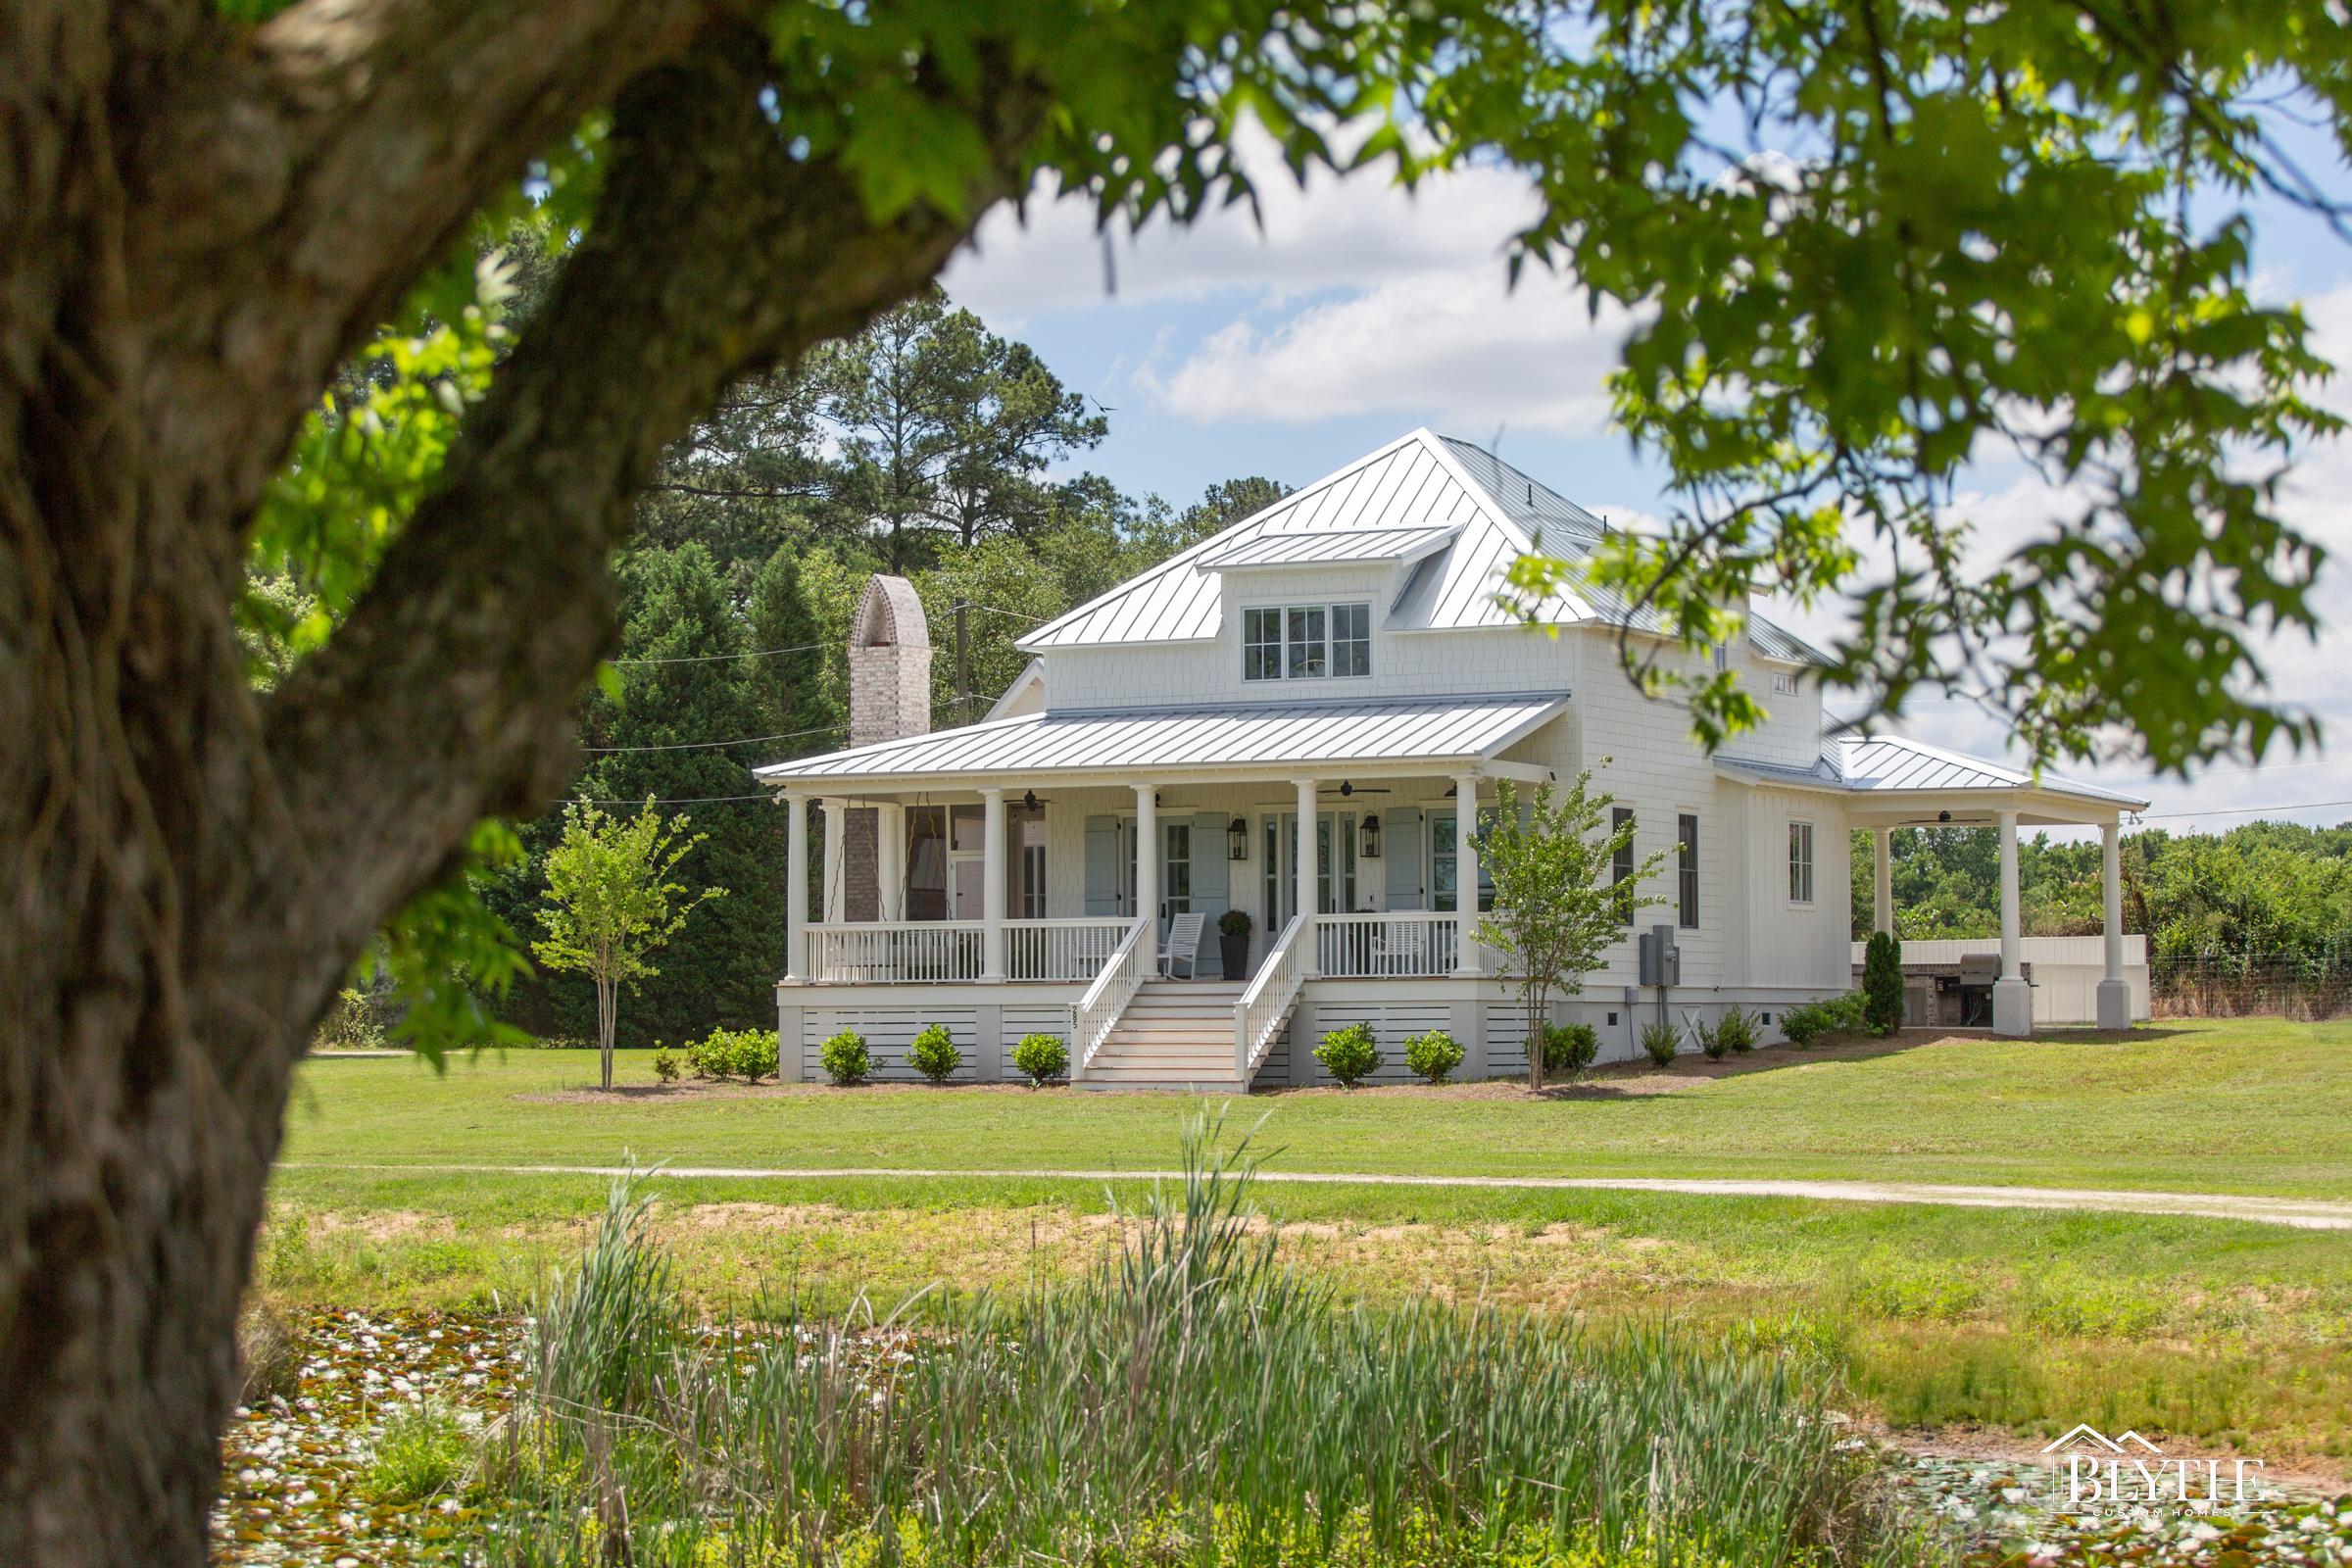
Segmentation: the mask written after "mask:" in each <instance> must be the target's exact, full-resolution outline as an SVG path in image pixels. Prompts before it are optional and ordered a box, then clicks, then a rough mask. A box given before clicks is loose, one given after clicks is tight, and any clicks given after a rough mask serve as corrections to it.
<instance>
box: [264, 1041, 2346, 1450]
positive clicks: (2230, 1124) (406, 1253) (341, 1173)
mask: <svg viewBox="0 0 2352 1568" xmlns="http://www.w3.org/2000/svg"><path fill="white" fill-rule="evenodd" d="M2348 1045H2352V1025H2345V1024H2323V1025H2296V1024H2285V1023H2281V1022H2278V1021H2277V1020H2241V1021H2232V1022H2226V1023H2197V1024H2187V1023H2182V1024H2171V1025H2166V1026H2164V1027H2161V1028H2156V1029H2148V1030H2142V1031H2139V1032H2137V1034H2135V1036H2134V1037H2133V1038H2131V1039H2129V1040H2122V1041H2118V1040H2107V1039H2092V1038H2084V1037H2074V1038H2065V1037H2061V1038H2057V1039H2044V1040H2040V1041H2035V1042H2032V1043H2028V1044H2009V1043H1994V1042H1990V1041H1985V1040H1966V1041H1942V1042H1936V1043H1913V1042H1898V1043H1897V1044H1896V1045H1895V1046H1894V1047H1893V1048H1887V1047H1857V1048H1843V1049H1839V1050H1834V1051H1817V1052H1813V1053H1793V1052H1787V1051H1775V1052H1767V1053H1760V1054H1758V1056H1757V1057H1756V1058H1755V1059H1754V1061H1753V1064H1752V1066H1750V1067H1748V1068H1747V1069H1745V1070H1741V1071H1739V1072H1737V1073H1735V1074H1733V1075H1731V1076H1726V1077H1722V1078H1716V1079H1712V1080H1699V1079H1697V1078H1696V1075H1695V1072H1694V1070H1693V1069H1692V1068H1691V1067H1689V1066H1683V1067H1678V1069H1677V1076H1678V1077H1681V1078H1689V1079H1691V1080H1692V1081H1691V1082H1689V1083H1687V1084H1686V1085H1685V1086H1684V1087H1682V1088H1679V1089H1677V1090H1676V1091H1675V1092H1673V1093H1671V1094H1654V1093H1647V1092H1641V1091H1642V1090H1644V1089H1645V1088H1647V1087H1654V1086H1645V1085H1643V1084H1642V1083H1641V1082H1640V1076H1639V1075H1637V1074H1634V1073H1631V1072H1626V1073H1620V1074H1617V1075H1613V1076H1612V1075H1605V1074H1604V1075H1603V1076H1602V1078H1601V1080H1600V1081H1599V1083H1598V1084H1597V1086H1595V1087H1594V1088H1593V1089H1589V1090H1587V1091H1582V1092H1580V1093H1579V1094H1578V1095H1577V1096H1575V1097H1572V1098H1559V1099H1547V1100H1541V1101H1539V1100H1533V1099H1530V1098H1527V1097H1525V1096H1523V1095H1520V1094H1517V1093H1516V1092H1512V1091H1506V1090H1503V1089H1501V1088H1499V1087H1498V1086H1488V1087H1486V1088H1484V1089H1480V1090H1475V1091H1466V1092H1459V1093H1455V1094H1451V1095H1446V1094H1433V1093H1429V1092H1425V1091H1409V1090H1399V1091H1385V1090H1384V1091H1379V1092H1369V1093H1360V1094H1354V1095H1348V1094H1342V1093H1340V1092H1337V1091H1309V1092H1298V1093H1285V1094H1279V1095H1271V1096H1260V1097H1255V1098H1253V1099H1252V1100H1250V1102H1249V1103H1237V1104H1235V1105H1233V1106H1232V1107H1231V1113H1230V1116H1229V1121H1228V1127H1229V1129H1237V1130H1238V1128H1241V1127H1246V1126H1248V1125H1250V1124H1251V1123H1253V1122H1255V1121H1256V1120H1257V1118H1258V1117H1259V1116H1261V1115H1264V1116H1266V1117H1267V1122H1266V1126H1265V1128H1264V1130H1263V1132H1262V1134H1261V1139H1262V1141H1263V1145H1264V1146H1265V1147H1266V1148H1268V1149H1270V1150H1272V1151H1273V1154H1272V1159H1271V1168H1274V1169H1277V1170H1284V1171H1295V1172H1313V1171H1318V1170H1322V1171H1372V1172H1399V1173H1428V1174H1494V1175H1512V1174H1529V1175H1609V1174H1639V1175H1677V1176H1720V1175H1760V1176H1787V1177H1825V1178H1838V1177H1849V1178H1864V1179H1882V1180H1898V1179H1899V1180H1913V1181H1954V1182H1970V1183H2010V1184H2034V1185H2053V1186H2085V1187H2111V1188H2131V1187H2141V1188H2164V1189H2175V1190H2183V1191H2215V1192H2240V1193H2260V1194H2272V1195H2278V1196H2305V1197H2320V1198H2344V1197H2352V1114H2347V1112H2352V1052H2347V1051H2346V1049H2345V1048H2346V1047H2347V1046H2348ZM595 1072H596V1063H595V1058H594V1056H593V1055H591V1054H585V1053H571V1052H517V1053H514V1054H508V1055H506V1056H503V1057H497V1056H488V1057H483V1058H479V1059H474V1060H467V1059H463V1058H461V1059H458V1060H454V1061H452V1062H451V1063H450V1065H449V1068H448V1071H447V1072H446V1073H445V1074H436V1073H434V1072H433V1071H432V1070H431V1069H430V1068H429V1067H426V1066H424V1065H422V1064H421V1063H417V1062H415V1061H411V1060H406V1059H366V1060H363V1059H345V1060H323V1061H315V1062H312V1063H310V1064H308V1065H307V1066H306V1067H305V1068H304V1069H303V1071H302V1074H301V1079H300V1086H299V1089H298V1092H297V1095H296V1098H295V1103H294V1105H293V1108H292V1110H291V1112H290V1116H289V1137H288V1142H287V1148H286V1160H287V1161H288V1163H287V1164H286V1165H285V1166H283V1167H282V1168H281V1169H280V1170H279V1172H278V1173H277V1177H276V1180H275V1182H274V1184H273V1186H272V1190H271V1220H270V1230H269V1232H268V1235H267V1236H266V1238H265V1244H264V1248H263V1252H262V1258H261V1271H260V1277H259V1283H260V1285H261V1287H262V1289H263V1290H264V1291H265V1292H267V1293H269V1294H270V1295H273V1296H275V1297H277V1298H279V1299H284V1300H288V1301H314V1302H340V1303H347V1304H356V1305H391V1304H410V1305H424V1306H448V1307H462V1306H476V1305H478V1306H506V1307H512V1306H514V1305H515V1304H516V1303H517V1302H519V1301H521V1300H524V1299H527V1298H528V1296H529V1295H530V1293H531V1292H532V1290H533V1289H534V1288H535V1286H536V1285H537V1284H538V1283H539V1282H540V1281H541V1280H543V1279H544V1278H546V1276H547V1274H548V1272H549V1271H550V1270H552V1269H554V1268H558V1267H562V1266H564V1265H565V1264H567V1263H568V1262H569V1260H570V1259H571V1258H572V1256H573V1255H574V1254H575V1253H576V1252H577V1250H578V1248H579V1246H580V1244H581V1242H582V1241H583V1240H584V1239H585V1237H586V1235H587V1233H588V1231H589V1229H590V1227H591V1225H592V1223H593V1219H594V1216H595V1215H596V1213H597V1212H598V1211H599V1210H600V1209H601V1208H602V1206H603V1199H604V1192H605V1188H606V1186H607V1184H606V1183H605V1182H604V1181H603V1180H601V1179H598V1178H594V1177H587V1176H576V1175H546V1174H522V1173H517V1172H510V1171H501V1170H497V1169H489V1170H470V1171H468V1170H417V1169H406V1170H404V1169H398V1168H385V1167H402V1166H409V1167H415V1166H487V1167H497V1166H502V1165H607V1164H618V1163H621V1162H622V1161H623V1160H624V1159H627V1158H629V1157H632V1156H633V1157H634V1158H635V1159H636V1160H637V1161H638V1162H639V1163H640V1164H641V1165H647V1164H652V1163H654V1162H656V1161H667V1162H669V1163H671V1164H672V1165H679V1166H697V1165H729V1166H748V1167H760V1168H767V1169H778V1170H788V1169H792V1168H796V1167H798V1168H810V1167H848V1168H854V1169H874V1170H891V1169H900V1170H905V1169H910V1168H911V1169H925V1168H928V1169H936V1170H942V1171H948V1172H968V1173H969V1174H951V1175H946V1176H890V1175H882V1176H869V1177H847V1178H810V1177H794V1176H786V1175H778V1176H774V1177H757V1178H749V1179H695V1178H667V1177H665V1178H663V1179H662V1182H661V1183H660V1185H659V1192H660V1195H661V1200H662V1201H661V1205H660V1209H659V1212H660V1214H661V1216H662V1217H661V1221H660V1224H661V1231H662V1238H663V1240H664V1243H665V1244H666V1245H667V1246H669V1247H670V1248H671V1249H672V1250H673V1251H674V1252H675V1253H676V1255H677V1256H678V1259H679V1261H680V1263H681V1265H682V1267H683V1269H684V1279H685V1281H686V1284H687V1286H688V1288H689V1289H690V1290H692V1291H694V1292H695V1293H696V1294H698V1295H699V1296H701V1297H703V1298H704V1299H710V1300H713V1301H715V1300H720V1299H733V1300H735V1301H738V1302H742V1301H747V1300H751V1299H756V1298H759V1297H760V1296H763V1295H765V1296H772V1295H775V1294H777V1293H783V1292H791V1293H797V1294H802V1295H806V1296H814V1297H818V1298H824V1299H832V1300H834V1301H836V1302H838V1301H841V1300H843V1299H847V1298H849V1297H850V1296H852V1295H853V1294H855V1293H858V1292H860V1291H862V1292H865V1293H868V1294H869V1296H870V1298H871V1299H874V1300H876V1301H878V1302H882V1303H884V1305H885V1308H887V1304H888V1303H889V1302H891V1301H893V1300H895V1299H898V1298H899V1297H900V1296H901V1295H903V1294H904V1293H907V1292H910V1291H913V1290H916V1289H920V1288H927V1287H928V1288H937V1287H945V1288H946V1289H949V1290H964V1289H981V1288H997V1289H1005V1288H1017V1287H1019V1286H1020V1285H1021V1284H1023V1283H1024V1282H1025V1281H1028V1280H1030V1279H1034V1278H1037V1277H1039V1276H1041V1275H1054V1274H1066V1273H1068V1272H1070V1271H1072V1270H1074V1269H1076V1268H1079V1267H1081V1266H1083V1265H1084V1263H1085V1261H1086V1260H1087V1259H1088V1258H1089V1257H1091V1256H1093V1255H1095V1253H1096V1251H1097V1250H1099V1249H1100V1248H1102V1247H1103V1245H1105V1244H1106V1242H1107V1241H1108V1239H1109V1238H1110V1236H1111V1235H1112V1231H1111V1229H1110V1226H1111V1224H1112V1223H1113V1222H1112V1221H1111V1220H1110V1218H1109V1216H1108V1215H1107V1213H1106V1209H1107V1207H1108V1204H1107V1203H1106V1196H1107V1197H1108V1198H1110V1199H1112V1200H1115V1201H1116V1202H1118V1203H1119V1204H1120V1205H1121V1206H1123V1207H1126V1208H1128V1209H1130V1210H1132V1209H1133V1208H1134V1207H1135V1206H1136V1205H1138V1204H1139V1203H1141V1202H1142V1201H1143V1200H1144V1198H1145V1196H1146V1189H1145V1185H1144V1184H1143V1183H1141V1182H1137V1181H1123V1182H1115V1183H1111V1184H1109V1186H1110V1187H1111V1189H1112V1191H1111V1192H1110V1193H1109V1194H1108V1195H1106V1193H1105V1184H1104V1183H1102V1182H1096V1181H1084V1180H1072V1179H1068V1178H1060V1179H1055V1178H1032V1177H1005V1176H1001V1175H991V1174H988V1173H989V1172H991V1171H1004V1170H1019V1169H1044V1170H1137V1171H1150V1170H1158V1169H1165V1168H1167V1167H1169V1166H1171V1165H1173V1164H1174V1163H1175V1161H1176V1151H1177V1133H1178V1126H1179V1122H1180V1119H1181V1118H1182V1117H1183V1116H1184V1115H1186V1114H1187V1113H1188V1112H1190V1111H1191V1110H1193V1109H1194V1108H1196V1107H1195V1106H1193V1105H1192V1104H1191V1103H1188V1102H1187V1101H1185V1100H1183V1099H1182V1098H1179V1097H1174V1096H1110V1095H1079V1094H1070V1093H1067V1092H1048V1093H1044V1094H1029V1093H1027V1092H1024V1091H1014V1090H996V1089H992V1090H972V1091H945V1092H941V1091H932V1090H927V1089H886V1090H863V1091H833V1090H829V1089H813V1088H812V1089H800V1088H788V1089H784V1090H776V1089H773V1088H763V1089H761V1090H760V1091H759V1092H758V1093H745V1092H742V1091H740V1090H732V1091H727V1092H725V1093H721V1094H711V1093H694V1094H680V1093H669V1094H663V1093H662V1092H660V1091H657V1090H656V1089H655V1088H654V1087H653V1074H652V1070H651V1066H650V1063H649V1061H648V1059H647V1057H646V1055H645V1054H623V1056H622V1058H621V1065H620V1070H619V1079H620V1082H621V1083H622V1084H623V1085H624V1086H627V1089H628V1092H627V1093H625V1094H622V1095H618V1096H613V1097H605V1096H603V1095H600V1094H596V1093H582V1092H581V1091H583V1090H584V1089H586V1088H587V1087H588V1086H591V1085H593V1083H594V1081H595ZM1260 1201H1261V1203H1262V1205H1263V1206H1264V1207H1265V1209H1266V1210H1267V1211H1268V1212H1269V1214H1270V1216H1271V1217H1272V1218H1273V1219H1274V1221H1275V1222H1276V1223H1278V1224H1279V1225H1280V1226H1282V1227H1283V1235H1284V1238H1285V1245H1286V1246H1289V1247H1291V1248H1293V1249H1295V1250H1297V1252H1298V1254H1299V1256H1300V1258H1301V1259H1302V1260H1304V1261H1305V1262H1307V1263H1308V1264H1309V1265H1310V1266H1312V1267H1314V1268H1316V1269H1318V1270H1320V1271H1327V1272H1329V1273H1331V1274H1332V1275H1333V1276H1335V1277H1336V1278H1337V1280H1338V1281H1339V1282H1340V1283H1341V1284H1342V1285H1343V1287H1344V1288H1345V1289H1346V1290H1348V1292H1349V1293H1350V1294H1352V1295H1356V1296H1359V1297H1362V1298H1365V1299H1373V1300H1379V1299H1395V1298H1397V1297H1399V1296H1403V1295H1408V1294H1414V1293H1424V1292H1426V1293H1434V1294H1437V1295H1440V1296H1443V1297H1447V1298H1450V1299H1457V1300H1469V1299H1485V1300H1488V1301H1490V1302H1494V1303H1496V1304H1499V1305H1502V1306H1505V1307H1526V1308H1532V1309H1536V1310H1543V1311H1559V1312H1573V1313H1577V1314H1580V1315H1582V1316H1584V1317H1585V1318H1586V1319H1587V1320H1588V1321H1590V1322H1592V1323H1593V1324H1595V1325H1606V1324H1609V1323H1611V1322H1624V1321H1640V1322H1654V1321H1656V1320H1658V1319H1659V1318H1661V1317H1666V1318H1671V1319H1674V1320H1676V1321H1678V1322H1682V1323H1685V1324H1689V1325H1695V1326H1698V1327H1700V1328H1702V1329H1704V1330H1706V1331H1708V1332H1720V1333H1722V1334H1724V1335H1727V1336H1729V1337H1731V1338H1733V1339H1734V1340H1736V1341H1740V1342H1743V1343H1759V1342H1760V1343H1765V1344H1769V1345H1775V1346H1785V1347H1788V1348H1791V1349H1793V1350H1795V1351H1796V1352H1798V1353H1799V1354H1800V1355H1802V1356H1803V1357H1804V1358H1806V1361H1807V1364H1809V1365H1814V1366H1818V1367H1823V1368H1827V1369H1829V1371H1830V1375H1833V1376H1834V1377H1835V1378H1836V1379H1837V1380H1838V1388H1839V1390H1840V1393H1839V1396H1838V1397H1840V1398H1842V1399H1847V1400H1850V1401H1851V1402H1852V1403H1853V1404H1854V1405H1855V1406H1856V1407H1858V1408H1862V1409H1865V1410H1869V1411H1872V1412H1875V1413H1876V1414H1878V1415H1880V1416H1882V1417H1884V1418H1885V1419H1887V1421H1889V1422H1891V1423H1893V1424H1896V1425H1901V1426H1920V1427H1948V1426H1952V1425H1977V1424H1981V1425H1987V1426H1993V1427H2003V1428H2009V1429H2012V1430H2015V1431H2017V1432H2019V1433H2020V1434H2021V1435H2022V1434H2024V1433H2028V1432H2033V1431H2044V1430H2046V1431H2048V1432H2053V1433H2054V1432H2058V1431H2063V1430H2065V1429H2066V1428H2067V1427H2069V1426H2071V1425H2073V1424H2074V1422H2076V1421H2078V1420H2089V1421H2091V1422H2092V1423H2093V1424H2094V1425H2100V1426H2102V1427H2103V1428H2105V1429H2107V1430H2116V1429H2120V1428H2122V1427H2127V1426H2135V1427H2137V1428H2138V1429H2139V1430H2142V1431H2169V1432H2174V1433H2177V1434H2187V1435H2194V1436H2195V1437H2196V1438H2198V1439H2199V1440H2200V1441H2201V1442H2203V1443H2206V1444H2219V1445H2223V1446H2229V1445H2235V1446H2238V1448H2239V1449H2240V1451H2243V1452H2248V1453H2255V1454H2265V1453H2267V1454H2269V1455H2271V1456H2272V1457H2273V1458H2275V1459H2276V1458H2283V1457H2287V1456H2300V1457H2301V1458H2302V1460H2303V1461H2305V1462H2307V1463H2311V1464H2315V1465H2319V1466H2322V1467H2325V1468H2344V1469H2345V1473H2347V1474H2352V1466H2347V1462H2346V1456H2347V1455H2352V1233H2347V1232H2341V1231H2302V1230H2293V1229H2289V1228H2287V1227H2283V1226H2278V1225H2264V1224H2256V1223H2252V1222H2245V1221H2227V1220H2212V1219H2200V1218H2188V1217H2179V1216H2159V1215H2125V1214H2106V1213H2090V1212H2079V1213H2066V1212H2051V1211H2034V1210H1999V1209H1962V1208H1941V1207H1930V1206H1925V1205H1911V1204H1886V1205H1877V1204H1855V1203H1838V1202H1819V1201H1805V1200H1797V1199H1756V1198H1725V1197H1705V1196H1690V1195H1679V1194H1650V1193H1618V1192H1596V1191H1562V1190H1557V1189H1551V1190H1544V1189H1477V1188H1469V1189H1462V1188H1450V1189H1449V1188H1378V1187H1362V1186H1355V1187H1349V1186H1340V1185H1330V1186H1324V1185H1315V1184H1299V1185H1291V1184H1284V1185H1281V1186H1275V1187H1268V1188H1265V1189H1262V1190H1261V1200H1260Z"/></svg>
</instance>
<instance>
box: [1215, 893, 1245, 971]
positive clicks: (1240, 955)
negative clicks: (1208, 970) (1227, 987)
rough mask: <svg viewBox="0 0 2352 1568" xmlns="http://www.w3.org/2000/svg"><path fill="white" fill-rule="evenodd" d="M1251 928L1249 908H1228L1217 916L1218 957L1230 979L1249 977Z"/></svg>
mask: <svg viewBox="0 0 2352 1568" xmlns="http://www.w3.org/2000/svg"><path fill="white" fill-rule="evenodd" d="M1217 959H1218V961H1219V962H1220V963H1222V964H1223V965H1224V969H1225V978H1226V979H1228V980H1245V979H1248V978H1249V975H1250V911H1249V910H1247V909H1227V910H1226V911H1225V912H1224V913H1223V914H1220V915H1218V916H1217Z"/></svg>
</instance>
